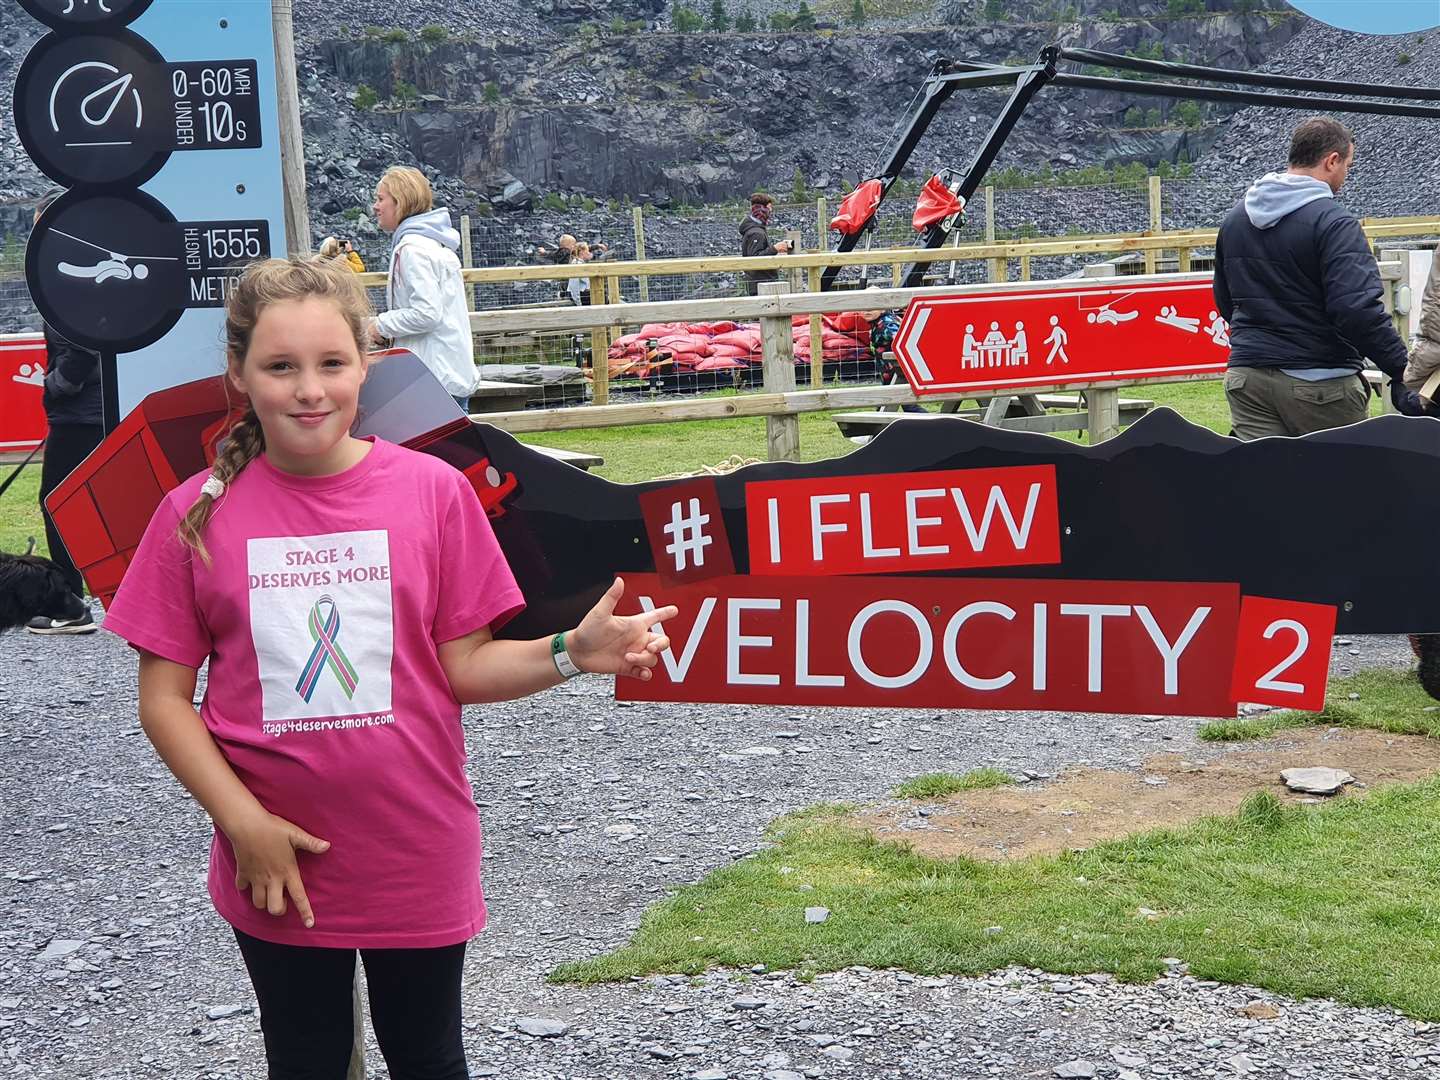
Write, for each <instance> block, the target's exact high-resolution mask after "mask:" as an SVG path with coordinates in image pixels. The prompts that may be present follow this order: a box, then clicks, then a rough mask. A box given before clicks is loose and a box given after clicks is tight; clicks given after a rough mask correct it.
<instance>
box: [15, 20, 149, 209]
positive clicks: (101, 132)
mask: <svg viewBox="0 0 1440 1080" xmlns="http://www.w3.org/2000/svg"><path fill="white" fill-rule="evenodd" d="M164 72H165V61H164V60H163V59H162V57H161V56H160V54H159V53H158V52H156V51H155V48H154V46H152V45H151V44H150V43H149V42H148V41H146V40H145V39H144V38H142V37H140V36H138V35H137V34H132V33H131V32H130V31H128V30H122V31H120V32H119V33H118V34H115V35H113V36H110V35H104V36H102V35H99V34H81V35H78V36H75V37H61V36H59V35H57V34H49V35H47V36H46V37H45V38H44V39H42V40H41V41H40V42H39V43H38V44H37V45H36V46H35V47H34V48H33V49H31V50H30V53H29V55H27V56H26V57H25V62H24V63H23V64H21V65H20V74H19V75H18V76H17V77H16V79H15V127H16V129H17V131H18V132H19V135H20V141H21V142H22V143H23V144H24V145H25V150H26V152H27V153H28V154H29V155H30V160H32V161H33V162H35V164H36V165H37V166H38V167H39V169H40V171H41V172H43V173H44V174H45V175H46V176H48V177H50V178H51V179H52V180H56V181H58V182H59V183H62V184H64V185H65V186H67V187H70V186H73V185H75V184H120V183H123V184H136V185H138V184H142V183H144V182H145V181H146V180H148V179H150V177H152V176H154V175H155V174H156V173H157V172H159V171H160V167H161V166H162V165H164V164H165V159H166V158H167V157H168V156H169V152H168V150H166V149H163V148H162V147H163V141H162V139H161V137H160V136H161V134H162V133H163V132H164V131H165V115H164V113H163V112H162V108H163V104H164V99H163V95H164V94H165V84H164Z"/></svg>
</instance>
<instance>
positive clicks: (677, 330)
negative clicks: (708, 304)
mask: <svg viewBox="0 0 1440 1080" xmlns="http://www.w3.org/2000/svg"><path fill="white" fill-rule="evenodd" d="M790 333H791V336H792V342H793V345H794V349H795V362H796V363H797V364H809V363H810V362H811V356H812V355H813V353H812V349H811V342H810V316H808V315H796V316H795V317H794V318H793V319H792V320H791V330H790ZM869 346H870V324H869V322H867V321H866V319H865V317H864V316H863V315H861V314H859V313H858V312H842V313H841V314H838V315H825V316H822V317H821V332H820V347H821V350H822V353H823V356H824V359H825V362H826V363H840V362H843V361H846V360H858V359H860V358H861V357H862V356H864V355H865V353H866V352H867V350H868V349H869ZM609 355H610V375H611V377H612V378H616V377H619V376H624V375H634V376H638V377H640V378H644V377H645V376H647V375H649V374H650V373H651V372H652V371H655V370H665V371H723V370H731V369H735V368H745V367H750V366H752V365H756V364H759V363H760V359H761V347H760V326H759V324H758V323H733V322H713V323H647V324H646V325H645V326H642V327H641V328H640V329H639V331H638V332H636V333H634V334H626V335H625V336H624V337H620V338H616V339H615V342H614V344H612V345H611V346H610V354H609Z"/></svg>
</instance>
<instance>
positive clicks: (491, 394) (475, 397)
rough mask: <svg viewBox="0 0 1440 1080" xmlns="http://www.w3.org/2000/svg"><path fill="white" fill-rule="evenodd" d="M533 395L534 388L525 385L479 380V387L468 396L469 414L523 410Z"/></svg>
mask: <svg viewBox="0 0 1440 1080" xmlns="http://www.w3.org/2000/svg"><path fill="white" fill-rule="evenodd" d="M534 394H535V387H533V386H528V385H526V384H525V383H508V382H495V381H493V380H491V379H482V380H480V385H479V386H477V387H476V388H475V392H474V393H473V394H471V395H470V408H469V412H470V414H471V415H472V416H473V415H474V414H476V413H492V412H509V411H511V410H512V409H523V408H524V407H525V404H526V402H527V401H529V399H530V398H531V397H533V396H534Z"/></svg>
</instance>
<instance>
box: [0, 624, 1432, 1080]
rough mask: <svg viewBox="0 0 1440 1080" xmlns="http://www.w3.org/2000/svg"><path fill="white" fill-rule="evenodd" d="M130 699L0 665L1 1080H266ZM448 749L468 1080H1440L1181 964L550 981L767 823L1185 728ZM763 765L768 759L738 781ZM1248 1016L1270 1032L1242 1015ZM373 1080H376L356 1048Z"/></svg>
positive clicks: (1160, 739) (670, 723) (15, 650)
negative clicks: (473, 920) (474, 854)
mask: <svg viewBox="0 0 1440 1080" xmlns="http://www.w3.org/2000/svg"><path fill="white" fill-rule="evenodd" d="M1408 659H1409V654H1408V650H1407V649H1406V646H1405V644H1404V641H1403V639H1397V638H1355V639H1353V640H1346V639H1341V640H1340V641H1339V642H1337V644H1336V650H1335V668H1336V670H1337V671H1342V672H1343V671H1345V670H1354V669H1358V668H1361V667H1375V666H1392V667H1396V666H1402V665H1405V664H1406V663H1408ZM134 671H135V668H134V663H133V660H132V659H131V657H130V654H129V650H128V649H127V648H126V647H125V646H124V645H122V644H121V643H120V642H119V641H118V640H116V639H114V638H112V637H110V636H109V635H106V634H97V635H93V636H90V637H84V638H71V639H59V640H56V639H42V638H37V637H35V636H33V635H27V634H24V633H14V634H9V635H7V636H5V637H3V638H0V785H3V786H0V793H3V801H0V827H3V835H4V840H3V843H0V905H3V907H0V910H3V912H4V913H5V914H4V918H3V919H0V1076H12V1075H13V1076H27V1077H37V1078H39V1077H46V1078H48V1077H55V1078H61V1077H63V1078H73V1077H102V1078H114V1080H121V1078H131V1077H144V1076H152V1075H168V1076H175V1077H187V1078H189V1077H194V1078H201V1077H216V1078H218V1077H242V1076H243V1077H256V1076H259V1075H261V1068H262V1067H261V1066H260V1065H259V1064H258V1063H259V1062H260V1061H261V1060H262V1057H261V1049H260V1037H259V1029H258V1020H257V1016H256V1014H255V1011H254V999H253V996H252V994H251V991H250V987H249V984H248V981H247V980H246V977H245V974H244V969H243V967H242V966H241V964H240V961H239V957H238V955H237V954H236V952H235V949H234V945H233V942H232V941H231V939H230V938H229V935H228V933H227V930H226V928H225V926H224V925H223V924H222V923H221V921H220V920H219V918H218V917H217V916H216V915H215V914H214V912H213V911H212V910H211V907H210V904H209V901H208V899H207V897H206V895H205V890H204V876H205V865H206V846H207V843H208V834H209V829H208V826H207V823H206V820H205V817H204V815H203V813H202V812H201V811H200V810H199V808H198V807H197V806H196V805H195V803H194V802H193V801H191V800H190V799H189V798H188V796H186V795H185V794H184V793H183V791H182V790H181V789H180V788H179V786H178V785H177V784H176V783H175V781H174V780H173V779H172V778H171V777H170V776H169V774H168V773H167V772H166V770H165V768H164V767H163V765H161V764H160V762H159V760H158V759H157V758H156V757H155V756H154V754H153V753H152V751H151V749H150V747H149V745H148V743H147V742H146V740H145V738H144V736H143V734H141V732H140V730H139V728H138V726H137V722H136V719H135V690H134V678H135V677H134ZM465 726H466V731H467V734H468V739H469V748H470V754H471V762H470V774H471V777H472V779H473V781H474V784H475V790H476V792H477V801H478V802H479V804H480V806H481V810H482V814H483V817H484V821H485V826H486V879H487V886H488V888H487V892H488V895H489V898H490V905H491V920H492V921H491V925H490V927H489V929H487V930H486V932H485V933H484V934H483V935H481V936H480V937H479V938H478V939H476V941H475V942H473V943H472V945H471V948H470V952H469V959H468V962H467V966H466V977H465V978H466V1004H465V1018H466V1045H467V1049H468V1052H469V1057H470V1063H471V1070H472V1075H474V1076H499V1077H507V1078H514V1080H529V1078H534V1080H541V1078H554V1080H559V1078H586V1080H611V1078H618V1077H626V1078H632V1077H686V1078H690V1080H721V1078H735V1080H739V1078H742V1077H743V1078H757V1080H758V1078H762V1077H763V1078H765V1080H800V1078H801V1077H824V1078H831V1077H833V1078H837V1080H839V1078H847V1077H853V1078H871V1077H873V1078H880V1077H887V1078H888V1077H906V1078H911V1077H914V1078H930V1077H934V1078H941V1077H944V1078H950V1080H954V1078H968V1077H992V1076H995V1077H1050V1076H1057V1075H1058V1076H1075V1077H1086V1076H1099V1077H1117V1078H1120V1080H1135V1078H1141V1077H1143V1078H1147V1080H1148V1078H1151V1077H1229V1076H1253V1077H1313V1078H1316V1080H1320V1078H1325V1080H1342V1078H1351V1077H1354V1078H1359V1077H1366V1078H1370V1077H1407V1078H1408V1077H1420V1076H1435V1075H1440V1027H1436V1028H1434V1029H1432V1028H1431V1027H1430V1026H1429V1025H1425V1024H1416V1023H1413V1022H1411V1021H1409V1020H1407V1019H1406V1018H1404V1017H1402V1016H1400V1015H1398V1014H1396V1013H1393V1012H1390V1011H1387V1010H1372V1009H1350V1008H1344V1007H1341V1006H1338V1005H1335V1004H1332V1003H1329V1002H1325V1001H1317V1002H1304V1003H1300V1002H1292V1001H1288V1000H1284V999H1279V998H1276V997H1275V996H1274V995H1269V994H1265V993H1263V992H1258V991H1254V990H1252V989H1248V988H1245V987H1229V986H1217V985H1215V984H1213V983H1205V982H1201V981H1198V980H1196V979H1194V978H1193V977H1191V976H1189V975H1188V974H1186V973H1185V970H1184V966H1183V964H1181V963H1180V961H1179V960H1177V961H1175V963H1174V964H1172V966H1171V970H1170V971H1169V972H1168V973H1167V974H1166V975H1165V976H1163V977H1162V978H1160V979H1159V980H1157V981H1156V982H1155V983H1153V984H1150V985H1142V986H1122V985H1118V984H1116V983H1115V982H1113V981H1112V980H1111V979H1109V978H1108V977H1107V976H1100V975H1096V976H1087V977H1084V978H1064V977H1059V976H1052V975H1046V974H1043V973H1040V972H1034V971H1019V970H1015V971H1005V972H998V973H994V974H992V975H991V976H989V977H986V978H979V979H962V978H926V977H916V976H911V975H909V974H907V973H903V972H894V971H867V970H864V969H850V970H847V971H843V972H839V973H836V974H834V975H831V976H823V977H820V978H817V979H816V980H814V982H813V983H810V984H801V983H798V982H796V981H795V980H794V979H793V978H792V977H791V976H789V975H788V974H785V973H767V972H763V971H759V972H744V973H737V972H715V973H712V974H710V975H708V976H706V977H704V978H701V979H695V980H691V979H686V978H684V977H678V976H677V977H665V976H660V977H657V978H654V979H647V980H640V981H636V982H631V983H625V984H619V985H606V986H598V987H590V988H577V987H554V986H547V985H546V984H545V983H544V981H543V977H544V975H545V973H546V972H547V971H548V970H550V969H551V968H552V967H553V966H554V965H555V964H556V963H559V962H562V961H567V960H572V959H576V958H580V957H584V956H589V955H594V954H595V953H597V952H599V951H601V950H603V949H608V948H611V947H614V946H617V945H619V944H621V943H623V942H624V941H625V940H626V939H627V937H628V936H629V934H630V933H631V932H632V931H633V929H634V928H635V926H636V925H637V923H638V921H639V919H640V916H641V914H642V912H643V911H644V910H645V908H646V906H647V905H649V904H650V903H652V902H653V901H655V900H657V899H659V898H660V897H662V896H663V895H664V894H665V892H666V890H667V888H669V887H670V886H672V885H676V884H681V883H685V882H691V881H695V880H698V879H699V878H701V877H702V876H703V875H704V874H706V873H707V872H708V871H710V870H712V869H714V868H715V867H718V866H722V865H724V864H725V863H727V862H728V861H730V860H731V859H733V858H736V857H739V856H741V855H743V854H744V853H746V852H749V851H752V850H754V849H755V848H756V847H757V845H759V844H760V842H761V837H762V830H763V827H764V826H765V824H766V823H767V822H769V821H770V820H772V819H773V818H774V817H776V816H777V815H779V814H781V813H783V812H785V811H788V810H792V809H795V808H797V807H801V806H805V805H808V804H811V803H815V802H820V801H824V800H835V799H851V800H875V799H881V798H884V797H885V793H886V792H887V791H888V790H889V789H890V788H891V786H892V785H893V784H895V783H896V782H898V781H900V780H902V779H905V778H907V777H910V776H913V775H915V774H917V773H920V772H924V771H929V770H933V769H950V770H955V771H963V770H965V769H969V768H972V767H975V766H979V765H997V766H1000V767H1002V768H1006V769H1008V770H1011V771H1018V770H1021V769H1030V770H1034V771H1036V772H1039V773H1042V774H1045V773H1052V774H1053V773H1054V772H1057V771H1058V770H1060V769H1061V768H1063V767H1064V766H1065V765H1067V764H1079V763H1087V764H1093V765H1102V766H1111V767H1137V766H1138V765H1139V759H1140V758H1141V757H1143V756H1145V755H1147V754H1149V753H1152V752H1155V751H1158V750H1162V749H1163V750H1175V751H1183V750H1185V749H1187V748H1191V747H1193V746H1194V740H1193V735H1192V732H1193V729H1194V726H1195V724H1194V722H1193V721H1191V720H1184V719H1169V718H1166V719H1162V720H1160V721H1158V722H1143V721H1141V720H1140V718H1138V717H1101V716H1088V715H1075V716H1060V715H1032V714H1013V713H1011V714H988V713H956V714H953V715H951V716H946V717H943V718H942V717H937V716H935V715H934V714H930V713H916V712H885V713H878V712H867V711H858V710H857V711H818V710H806V711H804V712H797V711H795V710H785V709H769V708H749V709H742V708H738V707H726V706H708V707H706V706H689V705H646V704H637V705H634V706H624V705H617V704H616V703H615V702H614V701H613V700H611V699H610V696H609V693H608V687H607V685H606V684H605V683H604V682H602V681H601V680H598V679H597V680H590V679H583V680H579V681H578V682H576V683H572V684H569V685H568V686H565V687H561V688H557V689H556V690H553V691H550V692H548V693H546V694H543V695H540V696H538V697H535V698H533V699H530V700H529V701H526V702H523V703H518V704H510V705H504V706H498V707H489V708H484V709H480V708H471V709H467V710H466V712H465ZM756 746H767V747H771V748H773V749H774V750H775V751H778V752H777V753H767V754H764V755H755V754H748V755H747V754H740V753H738V751H741V750H745V749H746V748H751V747H756ZM627 823H628V825H630V826H633V831H631V830H628V829H626V828H625V825H626V824H627ZM607 826H621V828H619V829H614V828H612V829H610V830H609V832H607ZM617 834H619V835H617ZM1257 1000H1259V1001H1265V1002H1269V1003H1272V1004H1273V1005H1274V1006H1275V1007H1276V1008H1277V1009H1278V1018H1276V1019H1272V1020H1265V1019H1254V1018H1250V1017H1247V1016H1245V1015H1243V1014H1241V1013H1239V1012H1238V1011H1237V1010H1238V1009H1239V1008H1240V1007H1243V1006H1246V1005H1247V1004H1248V1003H1252V1002H1255V1001H1257ZM1252 1011H1255V1010H1253V1009H1252ZM1260 1011H1264V1010H1260ZM522 1020H527V1021H536V1020H544V1021H550V1023H549V1024H535V1023H526V1024H524V1025H523V1026H524V1027H528V1028H531V1029H532V1030H535V1031H542V1030H546V1029H549V1030H559V1029H561V1028H563V1029H564V1030H563V1033H560V1034H555V1035H530V1034H525V1033H524V1032H523V1031H522V1030H520V1029H519V1028H517V1022H519V1021H522ZM371 1074H372V1075H374V1076H384V1075H386V1074H385V1072H384V1070H383V1067H382V1065H381V1063H380V1059H379V1056H378V1054H376V1053H374V1052H373V1046H372V1054H371Z"/></svg>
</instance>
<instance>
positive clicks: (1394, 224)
mask: <svg viewBox="0 0 1440 1080" xmlns="http://www.w3.org/2000/svg"><path fill="white" fill-rule="evenodd" d="M1361 227H1362V228H1363V229H1364V231H1365V233H1366V235H1367V236H1368V237H1370V238H1372V239H1376V238H1380V237H1390V236H1418V235H1426V234H1440V219H1437V218H1434V217H1407V218H1365V219H1362V221H1361ZM1215 235H1216V230H1215V229H1192V230H1187V231H1184V232H1162V233H1115V234H1110V235H1100V236H1093V237H1073V238H1053V239H1039V240H1023V241H1009V242H1004V243H975V244H961V245H959V246H956V247H943V248H872V249H871V250H869V251H845V252H836V251H813V252H799V253H796V254H793V255H761V256H751V257H748V258H747V257H743V256H739V255H717V256H712V257H698V258H697V257H687V258H680V259H632V260H625V261H617V262H592V263H586V264H585V265H583V266H576V265H568V266H529V265H527V266H485V267H475V268H471V269H468V270H462V271H461V274H462V275H463V277H464V280H465V282H466V283H467V284H471V285H478V284H496V283H502V282H514V281H563V280H568V279H570V278H573V277H585V278H589V279H594V278H624V277H659V276H664V275H667V274H668V275H674V274H702V273H725V272H740V271H745V270H781V271H785V270H809V269H812V268H814V269H818V268H822V267H827V266H890V265H892V264H896V263H915V262H950V261H967V262H968V261H976V260H983V259H1033V258H1044V257H1050V256H1063V255H1093V254H1099V253H1106V252H1129V251H1142V252H1143V251H1165V250H1169V249H1172V248H1203V247H1213V246H1214V243H1215ZM359 277H360V280H361V282H362V283H364V284H365V285H367V286H374V287H377V288H383V287H384V286H385V284H386V281H387V278H388V274H387V273H386V272H384V271H371V272H367V273H364V274H361V275H359ZM851 310H854V309H851Z"/></svg>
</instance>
